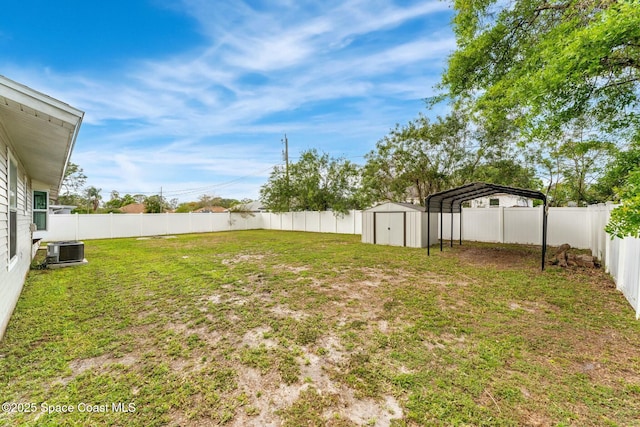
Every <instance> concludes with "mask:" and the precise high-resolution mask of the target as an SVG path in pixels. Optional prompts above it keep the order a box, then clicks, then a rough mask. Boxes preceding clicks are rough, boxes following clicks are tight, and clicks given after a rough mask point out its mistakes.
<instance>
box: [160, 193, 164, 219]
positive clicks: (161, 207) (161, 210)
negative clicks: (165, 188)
mask: <svg viewBox="0 0 640 427" xmlns="http://www.w3.org/2000/svg"><path fill="white" fill-rule="evenodd" d="M162 205H163V203H162V186H161V187H160V213H162V212H163V211H164V209H163V206H162Z"/></svg>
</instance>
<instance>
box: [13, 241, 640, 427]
mask: <svg viewBox="0 0 640 427" xmlns="http://www.w3.org/2000/svg"><path fill="white" fill-rule="evenodd" d="M183 239H184V242H183V241H182V240H183ZM117 243H118V244H114V245H113V248H111V249H110V248H109V244H110V243H109V242H98V243H94V242H92V243H89V244H88V246H87V250H88V251H96V252H97V253H98V255H99V256H98V255H96V256H95V257H96V259H97V258H99V259H101V262H100V263H98V262H96V263H92V264H90V265H88V266H85V267H83V269H82V270H78V271H75V272H73V275H71V274H70V273H68V272H66V271H56V272H37V273H35V274H34V277H33V278H31V279H30V280H32V285H30V286H31V288H30V289H28V291H27V294H26V296H25V300H27V301H28V299H29V298H35V300H34V302H33V304H32V305H31V306H29V307H28V310H26V309H25V308H24V307H22V308H18V312H20V310H23V312H24V313H27V315H26V316H23V317H21V316H20V314H18V315H17V316H16V317H15V319H17V321H18V322H22V323H18V325H19V326H20V327H19V328H17V329H16V331H10V332H9V335H8V340H7V341H6V342H7V344H5V343H0V353H1V354H2V357H0V368H2V369H1V370H0V379H2V380H3V382H2V386H3V387H4V389H3V390H1V391H2V392H3V395H6V396H8V398H21V399H25V398H29V397H33V396H36V397H37V398H39V399H46V400H47V401H50V402H64V401H65V400H66V401H74V402H75V401H100V400H101V399H104V398H105V396H107V397H109V398H113V399H117V400H119V401H123V402H127V401H134V402H135V403H136V404H137V408H138V409H139V410H138V411H136V413H135V414H109V416H108V417H104V418H97V417H96V415H95V414H92V415H70V414H66V415H65V416H66V418H63V417H62V416H58V415H55V414H53V415H52V414H49V415H47V416H43V417H42V418H39V419H37V420H35V419H33V418H29V415H24V414H16V415H15V416H14V415H12V417H13V418H8V419H7V420H8V421H7V422H8V423H9V425H13V424H16V425H20V424H21V423H22V424H28V423H31V424H33V423H34V422H36V421H37V422H43V423H48V424H49V425H58V424H64V423H68V424H77V425H90V424H94V425H100V424H101V423H102V422H103V421H107V422H108V423H111V424H112V425H133V426H145V425H169V426H175V427H177V426H187V425H188V426H217V425H226V426H285V427H297V426H333V427H345V426H351V427H353V426H379V427H382V426H384V427H386V426H392V425H393V426H395V425H407V426H417V425H514V424H516V425H532V426H533V425H537V426H551V425H587V426H589V425H591V426H596V425H633V424H634V422H635V421H637V414H638V413H639V412H640V403H639V402H640V375H639V374H637V372H640V362H639V360H640V359H639V358H638V353H637V349H638V348H640V338H638V337H639V336H640V326H638V323H637V322H636V321H635V319H634V316H633V313H632V312H631V310H630V309H629V307H628V303H626V301H625V300H624V298H622V297H621V296H620V294H619V293H618V292H617V291H616V290H615V288H612V287H611V279H610V278H609V277H608V276H607V275H606V274H605V273H604V272H603V271H602V270H601V269H599V270H598V269H595V270H593V271H587V270H582V269H577V268H576V269H568V270H567V269H562V268H560V267H557V266H549V268H548V271H546V272H545V273H541V272H540V269H539V268H540V248H538V247H528V246H515V245H501V244H496V245H491V244H473V243H466V242H465V244H463V245H462V246H455V247H454V248H452V249H449V248H447V249H446V250H445V251H444V252H443V253H439V252H437V253H435V254H433V253H432V256H431V257H426V254H425V253H424V250H414V249H411V248H396V247H389V248H379V247H375V248H373V247H372V246H369V245H363V244H361V243H360V242H359V240H358V239H357V238H356V237H352V236H324V235H320V234H318V235H313V238H312V239H309V237H308V235H304V234H302V233H282V234H275V233H266V232H259V233H258V232H251V233H220V234H219V235H213V236H209V235H207V236H192V237H182V236H180V237H178V238H176V239H167V240H165V239H151V240H140V241H139V240H135V239H132V240H131V242H124V243H126V244H128V245H130V247H129V252H130V253H129V252H128V253H127V258H126V259H130V258H131V257H132V256H134V254H135V258H136V260H137V262H136V263H131V264H130V265H126V266H122V265H121V264H122V259H123V258H122V256H120V258H118V256H119V254H120V252H119V251H120V250H121V246H122V244H123V242H117ZM136 248H137V249H136ZM140 248H142V249H140ZM136 250H138V252H136ZM99 251H101V252H99ZM550 252H551V251H550ZM67 274H69V276H66V275H67ZM97 281H99V282H100V286H96V282H97ZM605 285H606V286H605ZM43 290H47V293H46V294H44V297H41V296H40V295H42V294H38V292H42V291H43ZM28 292H32V293H36V297H37V298H36V297H34V296H33V294H31V295H29V294H28ZM39 298H40V299H39ZM50 307H53V310H50V309H49V308H50ZM25 330H28V331H30V333H31V334H35V333H38V331H40V330H42V331H43V332H42V333H41V334H40V335H39V336H34V337H33V339H31V340H26V339H24V338H23V337H24V336H29V335H28V334H24V332H25ZM34 331H35V332H34ZM19 333H21V334H19ZM12 334H13V335H12ZM17 336H20V339H17V338H15V337H17ZM27 355H28V357H27ZM5 380H6V381H5ZM32 390H33V391H32ZM1 415H2V414H0V424H2V423H3V422H4V421H5V420H4V419H3V418H2V417H1ZM74 417H77V418H74ZM83 417H84V418H83ZM14 421H15V422H14Z"/></svg>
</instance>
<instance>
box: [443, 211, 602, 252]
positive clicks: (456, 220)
mask: <svg viewBox="0 0 640 427" xmlns="http://www.w3.org/2000/svg"><path fill="white" fill-rule="evenodd" d="M542 209H543V208H542V206H540V207H537V208H521V207H514V208H503V207H496V208H469V209H463V212H462V240H472V241H477V242H496V243H520V244H532V245H541V244H542ZM438 216H439V215H438ZM451 217H452V215H451V214H450V213H449V214H443V216H442V219H443V221H442V235H443V237H444V239H445V240H450V239H451ZM547 220H548V223H547V244H548V245H551V246H560V245H562V244H563V243H568V244H570V245H571V246H572V247H574V248H580V249H589V248H590V247H591V238H592V233H591V229H592V227H591V212H590V211H589V210H588V209H587V208H549V216H548V217H547ZM459 230H460V214H453V239H454V240H457V239H459V238H460V232H459Z"/></svg>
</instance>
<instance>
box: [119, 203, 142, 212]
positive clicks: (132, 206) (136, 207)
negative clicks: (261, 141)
mask: <svg viewBox="0 0 640 427" xmlns="http://www.w3.org/2000/svg"><path fill="white" fill-rule="evenodd" d="M120 212H122V213H144V203H129V204H128V205H125V206H123V207H121V208H120Z"/></svg>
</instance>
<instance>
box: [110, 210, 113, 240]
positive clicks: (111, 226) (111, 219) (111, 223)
mask: <svg viewBox="0 0 640 427" xmlns="http://www.w3.org/2000/svg"><path fill="white" fill-rule="evenodd" d="M109 238H111V239H113V212H109Z"/></svg>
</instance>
